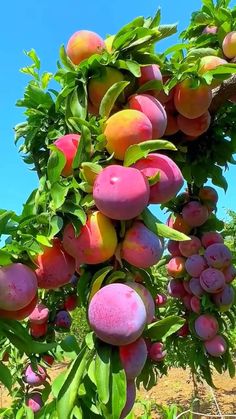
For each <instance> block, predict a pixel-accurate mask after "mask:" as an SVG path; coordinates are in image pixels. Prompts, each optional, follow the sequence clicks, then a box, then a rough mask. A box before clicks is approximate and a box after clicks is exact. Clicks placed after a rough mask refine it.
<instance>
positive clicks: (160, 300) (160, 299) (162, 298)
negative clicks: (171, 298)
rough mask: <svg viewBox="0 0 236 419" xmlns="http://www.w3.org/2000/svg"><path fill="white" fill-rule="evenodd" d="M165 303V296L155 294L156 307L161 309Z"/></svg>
mask: <svg viewBox="0 0 236 419" xmlns="http://www.w3.org/2000/svg"><path fill="white" fill-rule="evenodd" d="M166 302H167V296H166V295H165V294H157V295H156V297H155V303H156V306H157V307H162V306H164V305H165V304H166Z"/></svg>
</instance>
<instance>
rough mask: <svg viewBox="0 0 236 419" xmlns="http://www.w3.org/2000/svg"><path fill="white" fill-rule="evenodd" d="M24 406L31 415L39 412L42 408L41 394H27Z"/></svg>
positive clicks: (35, 392) (36, 392)
mask: <svg viewBox="0 0 236 419" xmlns="http://www.w3.org/2000/svg"><path fill="white" fill-rule="evenodd" d="M26 406H28V407H29V408H30V409H31V410H32V412H33V413H37V412H39V410H40V409H41V408H42V407H43V399H42V394H41V393H39V392H38V391H34V392H32V393H29V394H27V397H26Z"/></svg>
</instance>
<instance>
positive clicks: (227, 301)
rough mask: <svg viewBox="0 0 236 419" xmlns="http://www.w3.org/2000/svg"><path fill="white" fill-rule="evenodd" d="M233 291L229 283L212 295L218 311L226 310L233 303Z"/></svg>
mask: <svg viewBox="0 0 236 419" xmlns="http://www.w3.org/2000/svg"><path fill="white" fill-rule="evenodd" d="M234 299H235V292H234V289H233V287H232V286H231V285H228V284H226V285H225V287H224V288H223V290H222V291H221V292H219V293H217V294H214V295H213V296H212V300H213V301H214V303H215V304H216V305H217V306H218V307H219V308H220V311H227V310H229V309H230V307H231V306H232V304H233V303H234Z"/></svg>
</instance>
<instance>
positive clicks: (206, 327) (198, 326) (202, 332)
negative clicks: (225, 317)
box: [194, 314, 219, 340]
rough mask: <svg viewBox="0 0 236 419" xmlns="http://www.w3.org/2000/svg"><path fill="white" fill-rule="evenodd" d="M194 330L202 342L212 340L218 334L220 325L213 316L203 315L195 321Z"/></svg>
mask: <svg viewBox="0 0 236 419" xmlns="http://www.w3.org/2000/svg"><path fill="white" fill-rule="evenodd" d="M194 328H195V332H196V334H197V335H198V337H199V338H200V339H201V340H210V339H212V338H213V337H214V336H215V335H216V334H217V332H218V330H219V324H218V321H217V320H216V318H215V317H214V316H212V315H211V314H202V315H201V316H199V317H198V318H197V319H196V320H195V323H194Z"/></svg>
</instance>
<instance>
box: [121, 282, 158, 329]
mask: <svg viewBox="0 0 236 419" xmlns="http://www.w3.org/2000/svg"><path fill="white" fill-rule="evenodd" d="M125 285H128V286H129V287H131V288H132V289H133V290H134V291H136V292H137V293H138V295H139V296H140V297H141V298H142V300H143V304H144V305H145V308H146V312H147V323H148V324H149V323H151V322H152V320H153V317H154V316H155V303H154V299H153V297H152V295H151V294H150V292H149V291H148V289H147V288H146V287H144V286H143V285H141V284H139V283H137V282H126V284H125Z"/></svg>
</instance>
